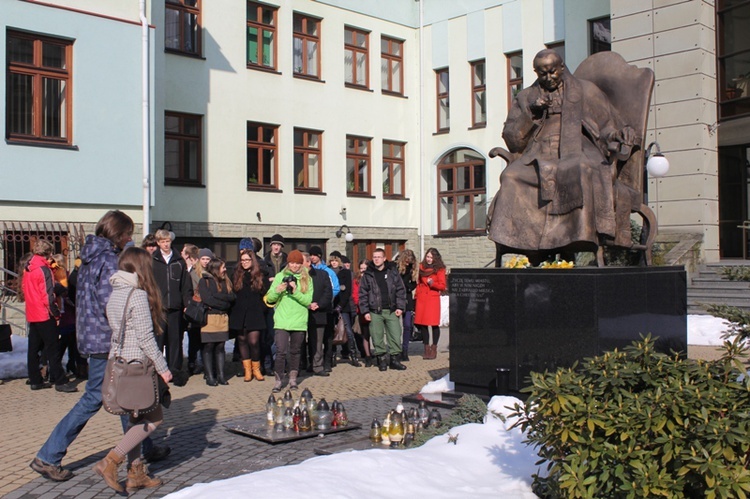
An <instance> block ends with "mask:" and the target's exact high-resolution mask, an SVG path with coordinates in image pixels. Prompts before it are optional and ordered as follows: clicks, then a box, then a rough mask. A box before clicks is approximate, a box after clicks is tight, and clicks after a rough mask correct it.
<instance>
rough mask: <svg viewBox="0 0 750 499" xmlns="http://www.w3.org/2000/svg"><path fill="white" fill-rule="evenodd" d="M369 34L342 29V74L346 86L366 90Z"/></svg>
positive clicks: (367, 83) (356, 30) (368, 76)
mask: <svg viewBox="0 0 750 499" xmlns="http://www.w3.org/2000/svg"><path fill="white" fill-rule="evenodd" d="M369 38H370V36H369V33H367V32H366V31H362V30H359V29H356V28H350V27H348V26H347V27H345V28H344V72H345V73H346V74H345V81H346V84H347V85H352V86H356V87H363V88H368V87H369V86H370V74H369V66H370V65H369V63H368V53H369Z"/></svg>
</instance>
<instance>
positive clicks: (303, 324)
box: [266, 268, 313, 331]
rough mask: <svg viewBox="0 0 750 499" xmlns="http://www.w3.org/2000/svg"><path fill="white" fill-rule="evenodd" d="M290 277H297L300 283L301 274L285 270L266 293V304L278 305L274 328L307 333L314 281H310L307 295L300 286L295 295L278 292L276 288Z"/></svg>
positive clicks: (278, 275)
mask: <svg viewBox="0 0 750 499" xmlns="http://www.w3.org/2000/svg"><path fill="white" fill-rule="evenodd" d="M288 275H293V276H294V277H296V278H297V282H298V283H299V279H300V274H294V273H292V271H291V270H289V268H285V269H284V270H282V271H281V272H279V273H278V274H276V277H275V278H274V279H273V283H272V284H271V288H270V289H269V290H268V292H267V293H266V302H268V304H269V305H274V304H275V305H276V309H275V311H274V314H273V327H274V329H283V330H285V331H307V317H308V311H307V307H308V306H309V305H310V304H311V303H312V296H313V285H312V279H310V280H309V286H308V288H307V293H303V292H302V291H301V290H300V287H299V284H298V285H297V287H296V289H295V291H294V294H289V293H288V292H287V291H283V292H282V293H279V292H277V291H276V288H277V287H278V286H279V284H281V281H282V280H283V279H284V277H286V276H288Z"/></svg>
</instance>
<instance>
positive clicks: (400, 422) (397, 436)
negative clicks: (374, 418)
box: [388, 412, 404, 447]
mask: <svg viewBox="0 0 750 499" xmlns="http://www.w3.org/2000/svg"><path fill="white" fill-rule="evenodd" d="M388 437H389V438H390V440H391V447H398V446H399V445H400V444H401V441H402V440H403V439H404V416H403V414H402V413H400V412H396V413H394V414H393V416H391V425H390V427H389V428H388Z"/></svg>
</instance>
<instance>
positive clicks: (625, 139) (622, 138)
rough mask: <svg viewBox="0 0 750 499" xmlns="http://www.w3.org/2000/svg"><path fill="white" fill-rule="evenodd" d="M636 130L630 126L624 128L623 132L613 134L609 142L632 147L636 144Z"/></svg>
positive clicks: (618, 131)
mask: <svg viewBox="0 0 750 499" xmlns="http://www.w3.org/2000/svg"><path fill="white" fill-rule="evenodd" d="M635 136H636V133H635V130H633V128H632V127H630V126H624V127H623V128H622V129H621V130H617V131H616V132H613V133H612V134H611V135H610V136H609V142H619V143H620V144H624V145H628V146H632V145H633V144H635Z"/></svg>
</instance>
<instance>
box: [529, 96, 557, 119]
mask: <svg viewBox="0 0 750 499" xmlns="http://www.w3.org/2000/svg"><path fill="white" fill-rule="evenodd" d="M551 105H552V98H551V97H550V96H549V95H547V96H542V97H539V98H538V99H537V100H535V101H534V102H533V103H532V104H531V105H530V106H529V109H531V112H532V113H533V114H534V116H541V115H542V114H543V113H544V111H546V110H547V108H549V107H550V106H551Z"/></svg>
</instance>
